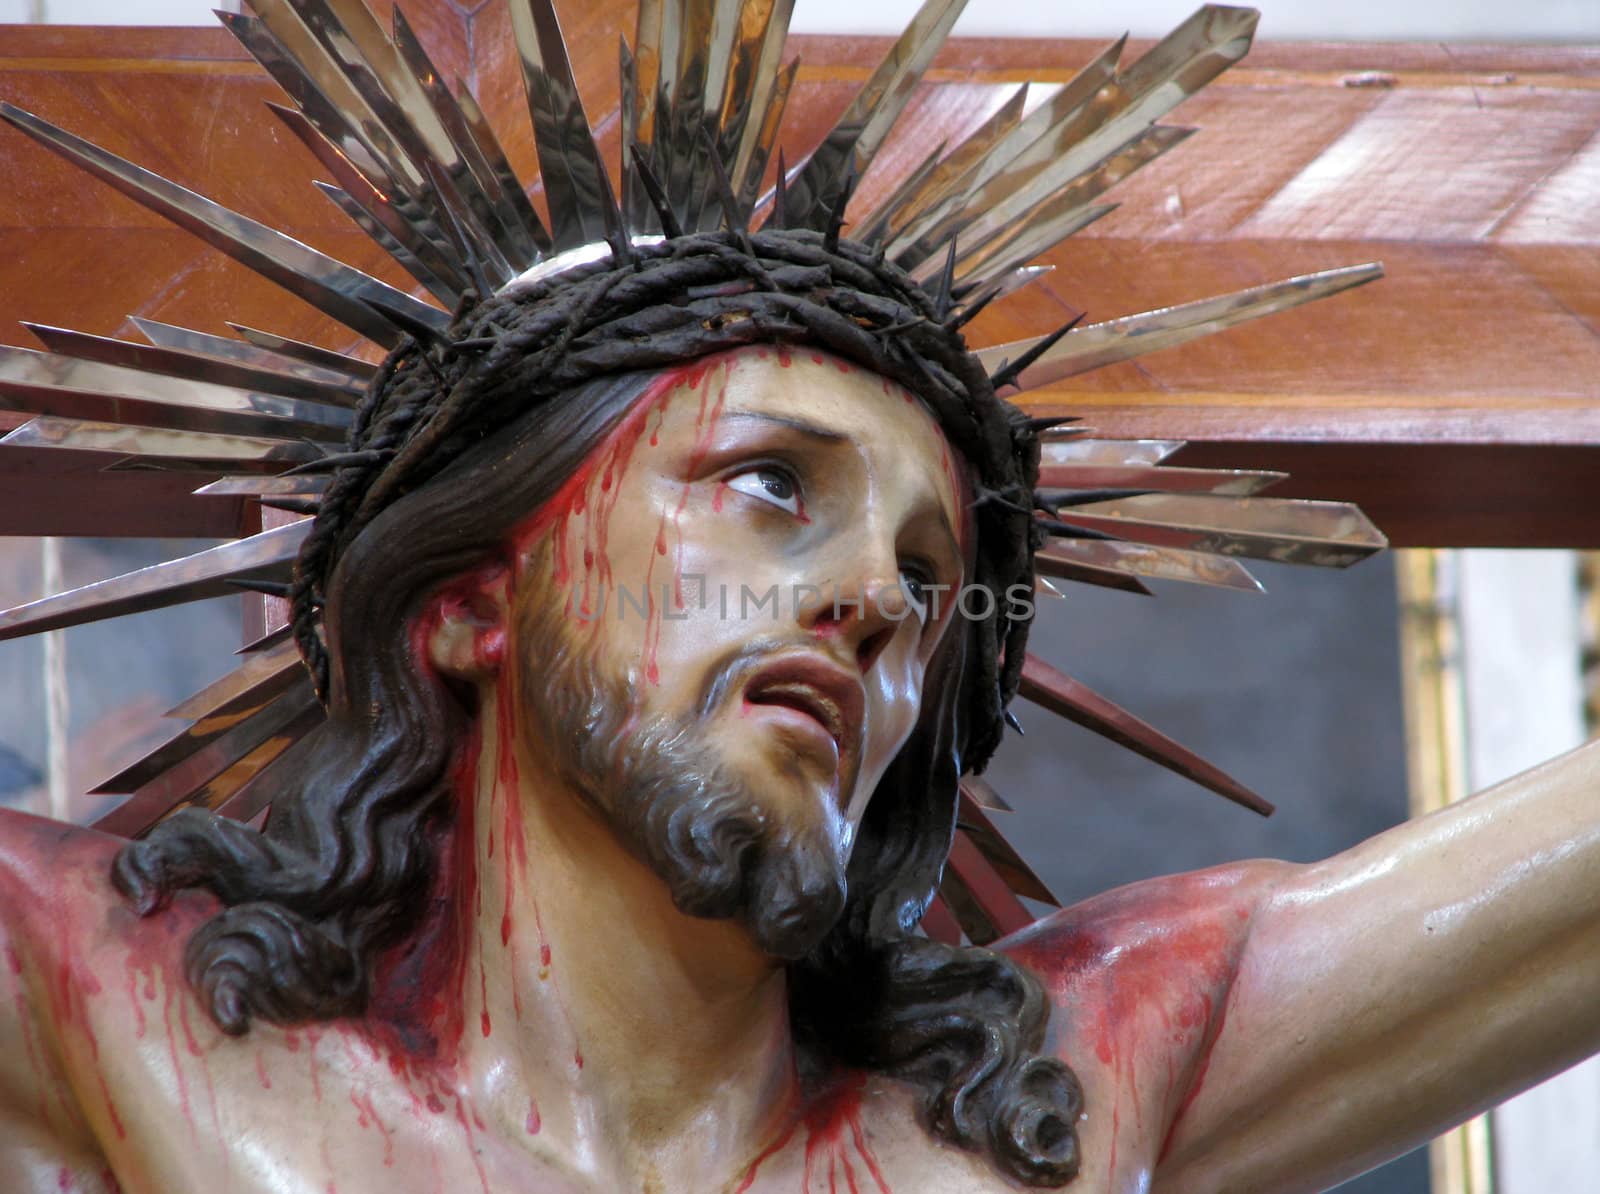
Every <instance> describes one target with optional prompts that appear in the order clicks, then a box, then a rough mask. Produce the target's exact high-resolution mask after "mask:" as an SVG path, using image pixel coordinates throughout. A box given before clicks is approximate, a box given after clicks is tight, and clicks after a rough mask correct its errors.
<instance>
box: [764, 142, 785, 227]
mask: <svg viewBox="0 0 1600 1194" xmlns="http://www.w3.org/2000/svg"><path fill="white" fill-rule="evenodd" d="M788 174H789V168H788V166H786V165H785V164H784V161H783V146H781V145H780V146H778V181H777V185H775V186H774V187H773V188H772V195H773V198H772V215H771V216H770V217H769V218H768V219H767V224H768V226H769V227H771V229H772V230H773V231H774V232H782V231H783V230H784V229H785V228H786V227H787V226H788V219H789V212H788V207H789V187H788V184H787V182H786V181H785V179H786V178H787V177H788Z"/></svg>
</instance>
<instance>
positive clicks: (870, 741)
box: [852, 630, 926, 803]
mask: <svg viewBox="0 0 1600 1194" xmlns="http://www.w3.org/2000/svg"><path fill="white" fill-rule="evenodd" d="M907 639H908V642H907V644H906V645H905V646H904V647H901V645H900V643H899V642H898V641H897V642H895V643H892V644H890V646H889V648H888V649H886V650H885V651H884V653H883V655H881V656H880V657H879V658H878V662H877V665H876V666H875V667H874V668H873V669H872V675H871V676H870V677H869V682H868V685H867V741H866V743H865V749H864V750H863V752H862V758H861V781H860V783H859V784H858V786H857V791H856V793H855V799H854V800H853V801H852V803H860V802H862V801H864V800H865V798H866V797H867V796H869V795H870V794H871V791H872V789H873V788H874V787H876V786H877V782H878V779H879V777H881V776H882V775H883V773H884V771H886V770H887V769H888V767H889V764H890V763H892V762H893V761H894V757H895V755H897V754H899V753H900V748H901V747H902V746H904V745H905V741H906V739H907V738H909V737H910V736H911V731H912V730H913V729H915V728H916V724H917V717H918V715H919V714H920V713H921V711H922V682H923V676H924V674H925V671H926V665H925V663H924V661H923V659H922V658H921V655H920V653H919V652H918V651H917V650H916V646H917V644H916V641H915V637H914V636H912V635H911V634H910V633H909V630H908V632H907Z"/></svg>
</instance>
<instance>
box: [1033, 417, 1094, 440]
mask: <svg viewBox="0 0 1600 1194" xmlns="http://www.w3.org/2000/svg"><path fill="white" fill-rule="evenodd" d="M1082 421H1083V418H1082V416H1080V415H1036V416H1035V417H1033V418H1031V419H1029V420H1028V430H1029V431H1031V432H1033V433H1034V434H1035V435H1043V434H1044V433H1045V432H1046V431H1049V430H1050V429H1051V428H1053V427H1064V426H1065V425H1066V424H1068V423H1081V422H1082Z"/></svg>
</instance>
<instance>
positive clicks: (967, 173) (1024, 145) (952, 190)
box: [888, 37, 1128, 257]
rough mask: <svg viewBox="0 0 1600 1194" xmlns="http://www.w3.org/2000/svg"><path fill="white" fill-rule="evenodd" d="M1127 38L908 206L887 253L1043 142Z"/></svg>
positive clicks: (1103, 77) (1088, 92)
mask: <svg viewBox="0 0 1600 1194" xmlns="http://www.w3.org/2000/svg"><path fill="white" fill-rule="evenodd" d="M1127 40H1128V39H1127V38H1126V37H1121V38H1119V39H1117V40H1116V41H1114V42H1112V43H1111V44H1110V45H1109V46H1107V47H1106V48H1105V49H1103V50H1101V51H1100V53H1098V54H1096V55H1095V56H1094V58H1092V59H1091V60H1090V61H1089V62H1088V63H1087V64H1086V65H1085V66H1084V67H1083V69H1081V70H1080V71H1078V73H1077V74H1075V75H1073V76H1072V78H1071V79H1069V80H1068V81H1067V82H1066V84H1064V85H1063V86H1062V87H1061V88H1060V89H1059V90H1057V91H1056V92H1055V94H1053V95H1051V96H1050V97H1049V98H1048V99H1047V100H1045V101H1044V102H1043V103H1042V104H1040V105H1039V106H1038V107H1037V108H1035V109H1034V110H1033V111H1032V112H1030V113H1029V114H1028V115H1027V116H1026V117H1025V118H1023V119H1022V120H1021V121H1019V122H1017V123H1016V124H1015V125H1013V126H1012V127H1011V128H1010V129H1009V130H1007V131H1006V132H1005V133H1003V134H1002V135H1001V136H999V137H998V138H997V139H996V140H995V141H994V142H993V143H992V144H991V145H989V146H988V147H987V149H986V150H985V152H984V153H983V154H982V155H981V156H978V157H976V158H975V160H973V162H972V163H971V164H970V165H969V166H968V167H967V169H966V170H964V171H963V172H962V173H960V174H956V175H954V176H953V177H951V178H949V180H948V181H947V182H946V183H945V184H944V186H943V188H942V189H941V190H939V191H937V192H931V193H929V194H928V195H927V196H926V197H925V198H924V199H923V200H922V201H921V202H920V203H919V204H918V205H917V206H915V207H911V206H908V207H907V208H906V209H905V214H904V215H903V216H902V217H901V219H900V220H899V221H898V222H897V225H896V228H895V230H894V233H893V235H892V236H891V237H890V238H889V246H888V253H889V255H890V256H891V257H894V256H898V254H899V253H901V252H902V251H903V250H905V249H906V248H908V247H909V246H910V245H912V244H914V243H915V242H916V241H917V240H918V239H919V238H921V237H923V236H924V235H926V234H927V233H928V231H929V230H930V229H932V228H934V227H935V226H936V225H938V224H939V223H940V222H941V221H945V220H947V219H949V218H950V217H951V216H952V215H954V214H956V213H958V212H959V211H961V210H962V209H963V208H965V207H967V206H968V200H969V198H970V197H971V195H972V194H973V193H975V192H976V191H977V190H979V189H980V188H982V187H984V186H987V185H988V184H989V183H990V182H991V181H992V180H993V179H994V178H995V177H997V176H999V175H1001V174H1002V173H1003V172H1005V171H1006V170H1008V169H1010V168H1011V167H1012V165H1013V163H1014V162H1016V160H1017V159H1018V158H1019V157H1021V156H1022V155H1023V154H1024V153H1026V152H1027V151H1028V150H1030V149H1032V148H1033V147H1034V146H1035V145H1037V144H1039V143H1040V142H1048V141H1049V139H1050V138H1051V137H1052V136H1055V135H1057V133H1058V130H1059V128H1060V127H1062V126H1064V125H1065V124H1066V123H1067V122H1068V121H1069V120H1070V119H1071V118H1073V117H1074V116H1075V115H1076V114H1077V113H1078V112H1079V111H1080V109H1082V108H1083V107H1084V105H1086V104H1087V103H1089V101H1090V100H1092V99H1093V98H1094V97H1095V95H1096V94H1098V93H1099V92H1100V91H1101V90H1102V89H1104V88H1105V87H1108V86H1110V84H1111V83H1112V81H1113V80H1114V79H1115V78H1116V74H1117V63H1118V61H1119V60H1120V59H1121V57H1122V50H1123V47H1124V46H1125V45H1126V44H1127Z"/></svg>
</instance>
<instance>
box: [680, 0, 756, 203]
mask: <svg viewBox="0 0 1600 1194" xmlns="http://www.w3.org/2000/svg"><path fill="white" fill-rule="evenodd" d="M771 10H772V0H715V2H714V7H713V10H712V16H711V39H710V41H709V43H708V46H707V52H706V65H705V82H704V85H703V87H702V88H701V93H702V100H701V113H700V119H699V122H698V127H696V128H695V129H694V142H695V143H694V146H693V150H692V153H693V156H692V159H691V161H692V169H691V170H690V171H689V181H688V188H687V192H686V200H687V203H686V206H685V208H684V223H685V226H686V227H689V228H697V229H707V228H716V227H717V226H718V225H719V224H720V223H721V222H722V218H723V206H724V205H723V203H721V202H719V201H718V198H717V196H718V190H717V188H716V187H715V186H714V183H715V179H714V177H713V176H714V174H715V173H716V172H717V171H721V172H722V173H723V174H724V175H726V174H727V168H728V162H729V159H730V157H731V155H732V152H733V148H734V147H733V145H732V144H731V142H728V143H725V142H724V140H723V136H722V130H723V108H724V106H725V105H726V104H727V102H728V100H729V97H730V95H735V94H738V93H739V92H741V91H743V89H744V88H746V87H748V86H749V84H750V82H751V78H750V73H751V70H752V69H753V67H754V65H755V64H754V60H753V58H752V57H751V50H752V49H753V46H751V45H750V44H749V42H750V38H751V36H752V32H753V31H754V30H756V29H758V28H759V27H761V26H762V25H764V24H765V22H766V21H767V19H769V18H770V16H771ZM736 74H737V75H738V77H735V76H736ZM713 162H715V165H713ZM746 223H747V221H746V220H745V219H743V218H741V217H740V216H739V215H738V213H734V215H733V217H732V226H734V227H738V228H743V227H744V226H745V224H746Z"/></svg>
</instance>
